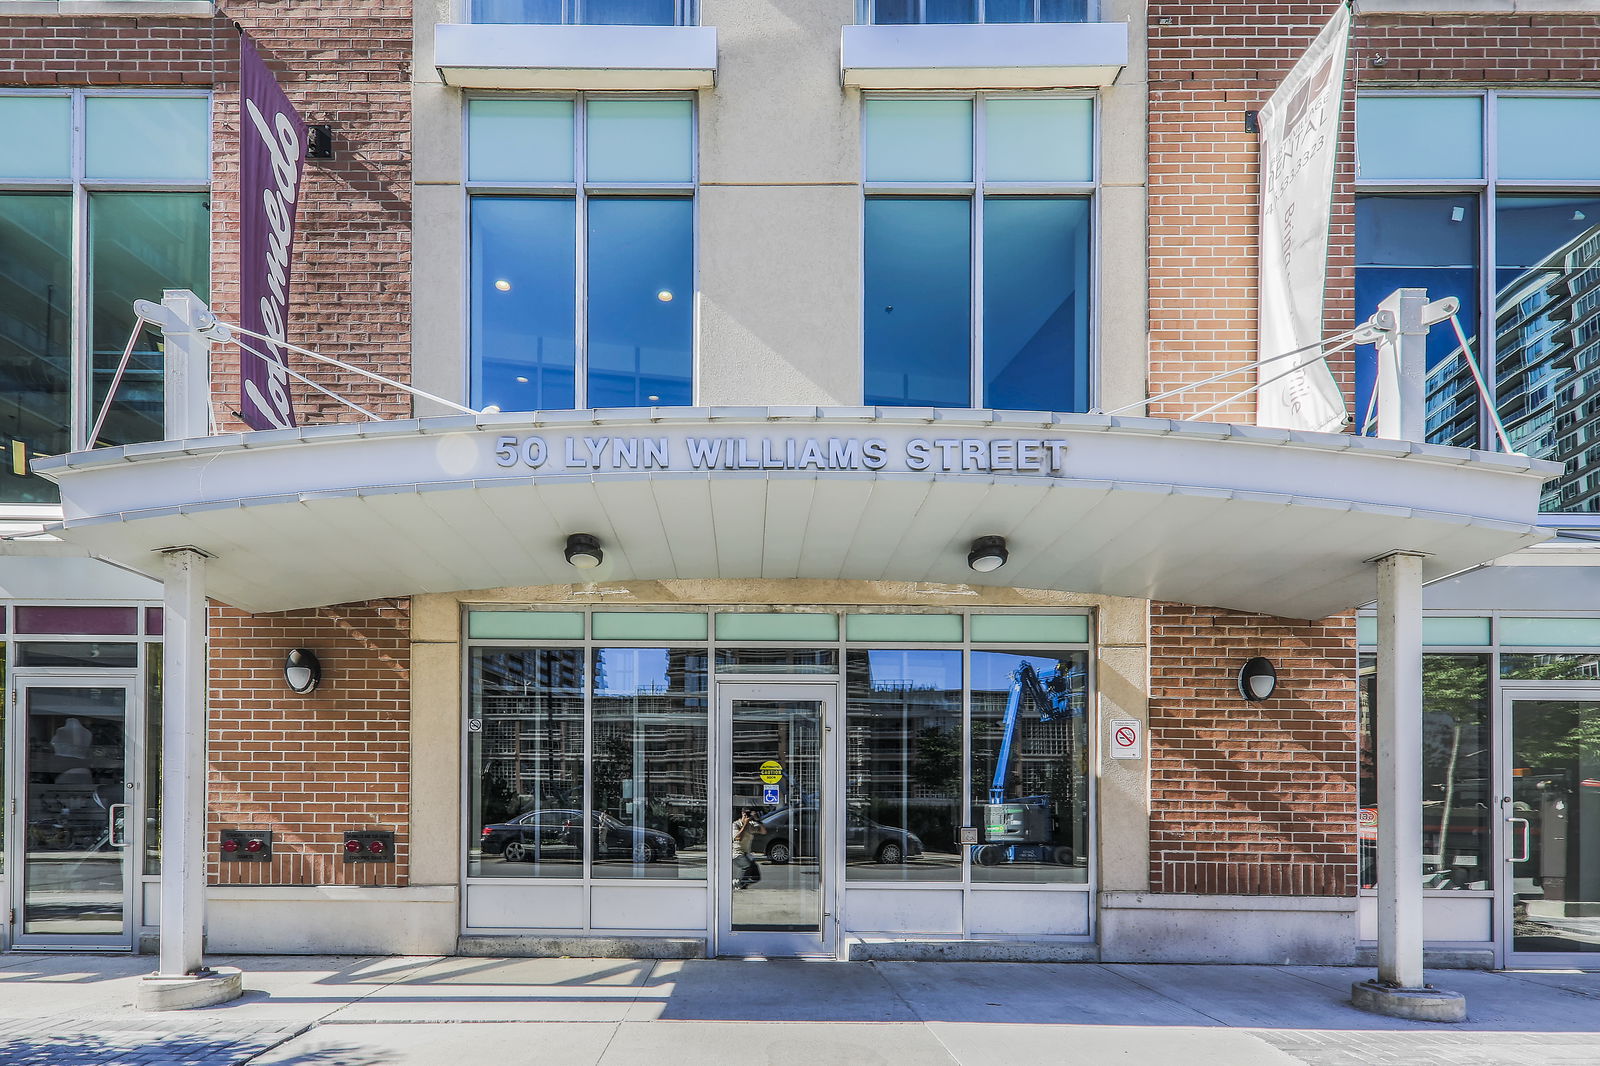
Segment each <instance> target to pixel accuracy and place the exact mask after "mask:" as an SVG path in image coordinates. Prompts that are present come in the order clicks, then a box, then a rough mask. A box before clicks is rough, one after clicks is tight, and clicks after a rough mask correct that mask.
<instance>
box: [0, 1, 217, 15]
mask: <svg viewBox="0 0 1600 1066" xmlns="http://www.w3.org/2000/svg"><path fill="white" fill-rule="evenodd" d="M216 13H217V5H216V4H214V3H212V2H211V0H0V15H179V16H189V17H191V18H210V17H211V16H213V15H215V14H216Z"/></svg>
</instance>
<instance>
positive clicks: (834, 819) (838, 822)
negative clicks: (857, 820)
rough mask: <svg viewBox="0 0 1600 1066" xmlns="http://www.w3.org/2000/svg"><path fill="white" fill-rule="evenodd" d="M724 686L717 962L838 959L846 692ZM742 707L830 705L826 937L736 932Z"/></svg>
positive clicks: (716, 770) (815, 684)
mask: <svg viewBox="0 0 1600 1066" xmlns="http://www.w3.org/2000/svg"><path fill="white" fill-rule="evenodd" d="M747 678H748V675H745V677H741V679H740V680H738V681H718V682H717V683H716V697H717V703H716V720H715V726H714V730H713V734H712V736H713V744H712V747H713V756H712V778H711V788H710V789H709V794H710V805H711V809H710V825H709V826H708V827H707V828H708V830H709V832H708V833H707V839H708V840H709V842H710V843H709V851H710V854H709V855H708V856H707V864H708V871H707V872H708V873H709V875H710V877H711V879H712V885H713V891H712V892H711V901H712V904H711V910H712V914H711V925H710V933H711V944H710V947H711V954H712V955H713V956H717V955H736V956H752V955H760V956H764V957H797V958H818V957H822V958H837V957H838V953H839V950H840V947H839V945H840V944H841V943H842V937H841V936H840V935H839V930H840V913H839V906H838V904H839V902H840V901H841V900H842V899H843V896H842V894H841V893H842V884H843V880H844V795H843V789H842V788H840V787H839V782H842V781H843V780H844V776H843V773H842V770H843V766H842V762H843V753H844V745H843V744H842V743H838V742H836V741H835V737H842V736H843V733H842V732H841V731H839V730H837V729H835V728H834V727H835V725H837V724H838V715H839V706H840V701H839V684H838V682H837V681H836V680H832V679H828V678H820V677H819V678H817V679H815V680H813V679H812V678H811V677H807V678H806V679H805V680H781V681H779V680H757V681H750V680H747ZM735 700H809V701H816V702H820V703H821V704H822V732H821V736H820V737H819V738H818V739H819V743H820V745H821V762H822V766H821V780H820V782H819V785H820V788H819V801H820V802H821V803H822V804H823V810H822V811H821V812H819V816H818V818H817V827H818V830H819V832H820V833H821V835H822V840H821V842H820V844H819V846H818V848H817V852H818V861H819V862H820V863H821V865H822V869H821V871H820V887H821V891H822V929H821V932H820V933H735V932H734V931H733V930H732V928H730V923H731V919H732V904H733V842H732V840H730V839H729V828H730V824H731V823H729V822H728V812H729V811H730V810H731V809H732V803H733V790H732V787H731V784H730V782H731V780H732V776H733V774H732V771H733V729H732V725H733V703H734V701H735Z"/></svg>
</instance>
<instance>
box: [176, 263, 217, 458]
mask: <svg viewBox="0 0 1600 1066" xmlns="http://www.w3.org/2000/svg"><path fill="white" fill-rule="evenodd" d="M161 306H162V307H163V308H165V309H166V310H167V311H170V312H171V317H167V316H163V318H162V319H161V336H162V339H163V340H164V341H165V342H166V358H165V365H164V370H165V378H166V417H167V426H166V430H167V439H168V440H189V439H190V438H193V437H209V436H211V340H212V338H211V337H210V336H209V335H208V334H207V333H202V332H201V331H202V330H207V331H211V332H215V329H216V319H214V318H213V317H212V315H211V312H210V310H208V309H207V307H206V305H205V301H203V300H201V299H200V297H198V296H196V295H195V294H194V293H192V292H190V291H189V290H188V289H167V290H166V291H165V292H164V293H163V294H162V299H161ZM218 339H220V338H218Z"/></svg>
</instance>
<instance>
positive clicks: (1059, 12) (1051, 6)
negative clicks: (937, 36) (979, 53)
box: [861, 0, 1096, 26]
mask: <svg viewBox="0 0 1600 1066" xmlns="http://www.w3.org/2000/svg"><path fill="white" fill-rule="evenodd" d="M861 4H862V21H863V22H870V23H877V24H879V25H885V26H902V25H908V24H914V23H929V24H933V23H979V22H1087V21H1089V19H1090V18H1092V17H1093V16H1094V8H1095V6H1096V5H1095V0H861Z"/></svg>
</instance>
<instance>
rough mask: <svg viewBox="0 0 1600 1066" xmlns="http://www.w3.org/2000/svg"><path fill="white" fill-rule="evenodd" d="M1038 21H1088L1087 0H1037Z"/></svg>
mask: <svg viewBox="0 0 1600 1066" xmlns="http://www.w3.org/2000/svg"><path fill="white" fill-rule="evenodd" d="M1039 21H1040V22H1088V21H1089V0H1039Z"/></svg>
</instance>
